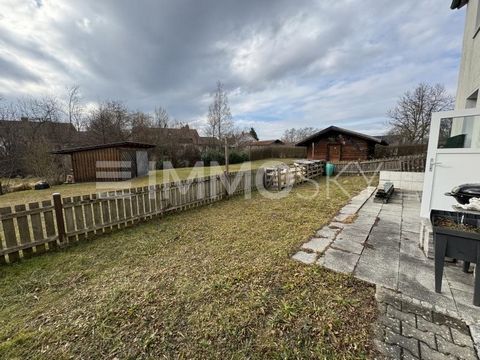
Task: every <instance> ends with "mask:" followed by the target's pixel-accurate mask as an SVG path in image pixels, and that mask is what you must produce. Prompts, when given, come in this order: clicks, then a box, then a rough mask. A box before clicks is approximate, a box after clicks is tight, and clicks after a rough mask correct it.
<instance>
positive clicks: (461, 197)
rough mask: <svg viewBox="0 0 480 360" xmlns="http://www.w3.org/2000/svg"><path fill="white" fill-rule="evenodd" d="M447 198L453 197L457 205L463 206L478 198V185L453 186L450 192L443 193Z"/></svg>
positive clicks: (479, 193)
mask: <svg viewBox="0 0 480 360" xmlns="http://www.w3.org/2000/svg"><path fill="white" fill-rule="evenodd" d="M445 195H447V196H453V197H454V198H455V200H457V201H458V203H459V204H462V205H465V204H468V203H469V202H470V199H471V198H480V184H463V185H459V186H455V187H454V188H453V189H452V191H450V192H448V193H445Z"/></svg>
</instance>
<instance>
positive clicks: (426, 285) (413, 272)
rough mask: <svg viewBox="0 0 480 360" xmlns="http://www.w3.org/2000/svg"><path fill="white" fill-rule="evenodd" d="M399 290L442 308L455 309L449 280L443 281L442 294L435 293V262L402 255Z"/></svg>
mask: <svg viewBox="0 0 480 360" xmlns="http://www.w3.org/2000/svg"><path fill="white" fill-rule="evenodd" d="M398 274H399V275H398V290H399V291H401V292H402V293H404V294H406V295H408V296H411V297H415V298H420V299H423V300H425V301H428V302H430V303H432V304H433V305H436V306H440V307H442V308H450V307H451V308H455V303H454V300H453V298H452V296H451V293H450V288H449V286H448V282H447V280H446V279H445V277H444V279H443V282H442V293H441V294H437V293H436V292H435V277H434V267H433V262H432V261H428V260H421V259H417V258H415V257H412V256H408V255H406V254H403V253H401V254H400V266H399V272H398Z"/></svg>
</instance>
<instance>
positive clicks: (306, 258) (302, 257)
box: [292, 251, 317, 264]
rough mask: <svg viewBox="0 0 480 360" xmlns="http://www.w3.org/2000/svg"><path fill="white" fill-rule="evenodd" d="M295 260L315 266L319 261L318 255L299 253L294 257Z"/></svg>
mask: <svg viewBox="0 0 480 360" xmlns="http://www.w3.org/2000/svg"><path fill="white" fill-rule="evenodd" d="M292 259H293V260H296V261H300V262H302V263H304V264H313V263H314V262H315V260H317V254H315V253H308V252H305V251H299V252H297V253H296V254H295V255H293V256H292Z"/></svg>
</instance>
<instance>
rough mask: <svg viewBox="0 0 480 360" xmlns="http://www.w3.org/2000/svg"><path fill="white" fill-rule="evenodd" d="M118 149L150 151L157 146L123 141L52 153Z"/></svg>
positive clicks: (53, 152)
mask: <svg viewBox="0 0 480 360" xmlns="http://www.w3.org/2000/svg"><path fill="white" fill-rule="evenodd" d="M118 147H122V148H130V149H132V148H133V149H150V148H154V147H155V145H152V144H146V143H139V142H133V141H122V142H115V143H109V144H99V145H91V146H81V147H75V148H70V149H62V150H57V151H52V154H73V153H76V152H81V151H88V150H98V149H108V148H118Z"/></svg>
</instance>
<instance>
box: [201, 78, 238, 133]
mask: <svg viewBox="0 0 480 360" xmlns="http://www.w3.org/2000/svg"><path fill="white" fill-rule="evenodd" d="M232 128H233V121H232V113H231V112H230V105H229V104H228V96H227V93H226V91H225V89H224V86H223V84H222V83H221V82H220V81H218V82H217V89H216V91H215V94H213V102H212V103H211V104H210V106H209V108H208V117H207V133H208V135H210V136H212V137H218V138H219V139H220V140H222V139H223V138H224V137H225V136H226V135H228V133H229V132H230V131H231V130H232Z"/></svg>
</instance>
